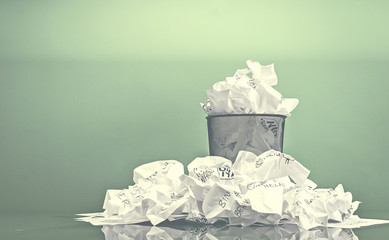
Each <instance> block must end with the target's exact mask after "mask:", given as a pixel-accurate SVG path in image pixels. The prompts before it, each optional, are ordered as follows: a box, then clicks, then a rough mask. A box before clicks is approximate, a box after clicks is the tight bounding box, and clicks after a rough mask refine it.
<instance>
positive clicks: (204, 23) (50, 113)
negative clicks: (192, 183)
mask: <svg viewBox="0 0 389 240" xmlns="http://www.w3.org/2000/svg"><path fill="white" fill-rule="evenodd" d="M388 10H389V3H388V2H387V1H332V0H329V1H246V0H244V1H223V0H207V1H205V0H197V1H188V0H179V1H150V0H143V1H119V0H116V1H79V0H68V1H63V0H61V1H60V0H51V1H44V0H36V1H31V0H29V1H21V0H9V1H5V0H0V190H1V194H0V196H1V197H0V213H43V212H46V213H67V214H73V213H79V212H91V211H100V210H101V207H102V203H103V199H104V195H105V191H106V189H108V188H126V187H127V186H128V185H129V184H132V170H133V169H134V168H135V167H136V166H138V165H140V164H143V163H146V162H150V161H155V160H162V159H176V160H179V161H181V162H182V163H183V164H184V165H187V164H188V163H189V162H190V161H192V160H193V159H194V158H195V157H196V156H205V155H207V154H208V142H207V129H206V120H205V114H204V113H203V112H202V109H201V108H200V106H199V102H202V101H204V100H205V99H206V94H205V90H206V89H208V88H211V87H212V84H213V83H214V82H216V81H221V80H224V78H225V77H227V76H231V75H232V74H233V73H234V72H235V70H236V69H238V68H244V67H245V60H247V59H250V58H252V59H255V60H257V61H260V62H261V63H262V64H270V63H275V67H276V71H277V74H278V77H279V85H278V86H276V89H277V90H279V91H280V92H281V93H283V94H284V96H285V97H297V98H299V99H300V104H299V106H298V107H297V109H296V110H295V111H294V112H293V114H292V117H290V118H288V119H287V122H286V133H285V142H284V150H285V152H287V153H289V154H291V155H292V156H294V157H296V158H297V159H298V160H299V161H300V162H301V163H303V164H304V165H305V166H306V167H307V168H308V169H310V170H311V176H310V178H311V179H312V180H313V181H315V182H316V183H317V184H318V185H319V186H320V187H335V186H336V185H337V184H338V183H342V184H343V185H344V187H345V189H346V190H347V191H351V192H352V193H353V196H354V198H355V199H356V200H360V201H362V202H363V204H361V205H360V211H362V212H365V214H364V216H369V214H370V213H371V212H373V211H377V210H380V209H386V210H389V207H388V205H387V202H388V201H389V191H388V183H387V172H388V170H389V159H388V156H387V150H388V149H389V141H388V139H387V138H388V135H389V126H388V121H389V112H388V88H389V83H388V80H387V79H388V75H389V32H388V30H387V26H386V25H387V23H388V22H389V21H388V20H389V17H388V15H387V12H388ZM361 215H362V214H361ZM370 217H374V216H373V215H371V216H370Z"/></svg>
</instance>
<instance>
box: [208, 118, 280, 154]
mask: <svg viewBox="0 0 389 240" xmlns="http://www.w3.org/2000/svg"><path fill="white" fill-rule="evenodd" d="M206 118H207V125H208V141H209V153H210V155H211V156H221V157H225V158H227V159H230V160H231V161H233V162H234V161H235V159H236V156H237V155H238V152H239V151H240V150H245V151H249V152H253V153H255V154H256V155H259V154H261V153H263V152H266V151H267V150H269V149H274V150H277V151H281V152H282V147H283V141H284V126H285V118H286V116H284V115H277V114H226V115H211V116H208V117H206Z"/></svg>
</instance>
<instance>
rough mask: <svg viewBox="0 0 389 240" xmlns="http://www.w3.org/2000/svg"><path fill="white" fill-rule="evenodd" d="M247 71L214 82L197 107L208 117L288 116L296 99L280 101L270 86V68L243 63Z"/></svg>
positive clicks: (274, 79) (274, 81) (272, 82)
mask: <svg viewBox="0 0 389 240" xmlns="http://www.w3.org/2000/svg"><path fill="white" fill-rule="evenodd" d="M246 63H247V66H248V69H247V68H245V69H238V70H237V71H236V73H235V74H234V76H233V77H227V78H226V80H225V81H221V82H217V83H215V84H214V85H213V88H212V89H210V90H207V95H208V101H207V102H206V103H205V104H201V106H202V107H203V109H204V111H205V112H206V113H207V114H208V115H215V114H254V113H257V114H260V113H267V114H281V115H286V116H290V112H292V111H293V109H294V108H295V107H296V106H297V104H298V99H296V98H284V97H283V96H282V95H281V94H280V93H279V92H278V91H276V90H275V89H274V88H273V87H272V86H274V85H276V84H277V82H278V78H277V75H276V73H275V71H274V65H273V64H271V65H268V66H261V64H259V63H258V62H254V61H252V60H247V62H246Z"/></svg>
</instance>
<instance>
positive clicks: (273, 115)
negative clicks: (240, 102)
mask: <svg viewBox="0 0 389 240" xmlns="http://www.w3.org/2000/svg"><path fill="white" fill-rule="evenodd" d="M234 116H240V117H242V116H257V117H259V116H263V117H281V118H283V119H285V118H287V116H285V115H282V114H267V113H253V114H250V113H243V114H215V115H209V116H206V117H205V118H206V119H210V118H214V117H234Z"/></svg>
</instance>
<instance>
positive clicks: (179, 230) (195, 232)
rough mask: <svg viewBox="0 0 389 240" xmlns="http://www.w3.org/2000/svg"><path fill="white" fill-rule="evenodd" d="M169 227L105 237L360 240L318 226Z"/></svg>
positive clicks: (128, 229) (115, 231) (119, 228)
mask: <svg viewBox="0 0 389 240" xmlns="http://www.w3.org/2000/svg"><path fill="white" fill-rule="evenodd" d="M166 225H167V226H158V227H156V226H145V225H116V226H108V225H106V226H103V228H102V231H103V232H104V235H105V240H130V239H134V240H139V239H147V240H151V239H169V240H170V239H171V240H172V239H183V240H191V239H202V240H217V239H269V240H274V239H285V240H286V239H290V240H294V239H301V240H308V239H328V240H335V239H336V240H357V239H358V237H357V236H356V235H355V234H354V232H353V231H352V230H351V229H341V228H323V227H322V228H315V229H312V230H304V229H301V228H298V227H297V226H296V225H282V226H261V227H247V228H241V227H235V226H222V227H215V226H213V225H190V224H188V223H180V224H178V226H177V224H166Z"/></svg>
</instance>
